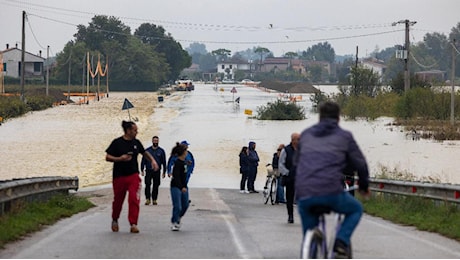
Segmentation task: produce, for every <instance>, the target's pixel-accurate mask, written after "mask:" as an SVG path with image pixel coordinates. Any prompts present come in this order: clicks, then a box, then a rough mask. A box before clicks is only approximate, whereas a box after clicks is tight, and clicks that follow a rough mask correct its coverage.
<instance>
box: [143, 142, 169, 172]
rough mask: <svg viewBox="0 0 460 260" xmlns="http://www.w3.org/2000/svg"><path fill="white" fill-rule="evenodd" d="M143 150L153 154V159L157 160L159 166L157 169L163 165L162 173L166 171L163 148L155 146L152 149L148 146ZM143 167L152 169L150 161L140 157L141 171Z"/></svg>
mask: <svg viewBox="0 0 460 260" xmlns="http://www.w3.org/2000/svg"><path fill="white" fill-rule="evenodd" d="M145 151H146V152H149V153H150V154H151V155H152V156H153V159H155V161H156V162H157V164H158V167H159V168H158V171H160V170H161V168H162V167H163V173H165V172H166V153H165V150H163V148H161V147H157V148H156V149H153V147H152V146H150V147H149V148H147V149H146V150H145ZM144 168H145V169H147V170H153V169H152V163H150V161H149V160H147V159H146V158H144V157H142V161H141V171H143V170H144Z"/></svg>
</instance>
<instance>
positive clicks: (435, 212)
mask: <svg viewBox="0 0 460 260" xmlns="http://www.w3.org/2000/svg"><path fill="white" fill-rule="evenodd" d="M358 198H359V196H358ZM359 199H360V201H361V202H362V203H363V206H364V211H365V212H366V213H367V214H369V215H373V216H377V217H381V218H383V219H386V220H389V221H391V222H393V223H398V224H402V225H410V226H414V227H416V228H417V229H418V230H423V231H429V232H434V233H438V234H440V235H443V236H445V237H448V238H452V239H455V240H457V241H460V210H459V209H458V205H457V204H454V203H448V202H442V201H433V200H430V199H425V198H420V197H410V196H407V197H406V196H398V195H390V194H382V193H374V194H373V196H372V197H371V198H370V199H368V200H363V199H361V198H359Z"/></svg>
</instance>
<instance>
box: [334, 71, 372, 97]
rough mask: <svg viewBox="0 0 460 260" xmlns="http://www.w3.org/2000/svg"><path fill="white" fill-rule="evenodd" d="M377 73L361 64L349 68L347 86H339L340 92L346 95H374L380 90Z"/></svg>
mask: <svg viewBox="0 0 460 260" xmlns="http://www.w3.org/2000/svg"><path fill="white" fill-rule="evenodd" d="M379 78H380V77H379V74H378V73H377V72H374V70H372V69H368V68H365V67H363V66H361V65H359V66H357V67H356V66H355V67H352V68H351V72H350V75H349V78H348V84H349V87H346V88H344V87H343V86H340V88H341V92H342V93H343V94H345V95H348V96H355V97H356V96H359V95H365V96H368V97H375V96H376V95H377V93H378V91H379V90H380V82H379Z"/></svg>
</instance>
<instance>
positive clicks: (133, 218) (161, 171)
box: [106, 121, 195, 233]
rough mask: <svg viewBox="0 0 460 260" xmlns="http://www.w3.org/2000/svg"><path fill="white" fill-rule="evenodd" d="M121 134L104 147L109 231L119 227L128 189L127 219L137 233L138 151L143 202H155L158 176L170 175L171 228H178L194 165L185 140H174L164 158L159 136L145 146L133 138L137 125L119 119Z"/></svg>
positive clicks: (186, 206) (158, 184)
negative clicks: (109, 179)
mask: <svg viewBox="0 0 460 260" xmlns="http://www.w3.org/2000/svg"><path fill="white" fill-rule="evenodd" d="M122 128H123V131H124V134H123V135H122V136H121V137H118V138H116V139H114V140H113V141H112V143H111V144H110V145H109V147H108V148H107V149H106V161H109V162H113V171H112V177H113V181H112V184H113V193H114V199H113V203H112V226H111V228H112V231H113V232H118V231H119V224H118V219H119V217H120V213H121V210H122V206H123V201H124V199H125V197H126V193H128V221H129V223H130V225H131V227H130V232H131V233H139V228H138V227H137V222H138V218H139V211H140V194H141V188H142V179H141V177H140V176H139V163H138V155H139V154H141V155H142V156H143V157H142V160H141V168H140V169H141V171H140V172H141V175H142V176H145V177H144V181H145V192H144V193H145V198H146V201H145V205H150V203H152V205H157V204H158V202H157V199H158V188H159V186H160V183H161V178H165V177H166V173H167V175H168V177H170V178H171V184H170V193H171V201H172V205H173V208H172V217H171V230H173V231H178V230H179V229H180V224H181V222H180V220H181V218H182V217H183V216H184V215H185V213H186V212H187V209H188V206H189V202H190V200H189V193H188V186H187V185H188V182H189V180H190V176H191V174H192V173H193V169H194V167H195V160H194V158H193V154H192V153H191V152H190V151H188V146H189V145H190V144H189V143H188V142H187V141H186V140H184V141H182V142H180V143H179V142H178V143H176V145H175V146H174V147H173V149H172V151H171V154H170V156H169V158H168V160H166V153H165V151H164V149H163V148H161V147H160V146H159V137H158V136H153V137H152V145H151V146H149V147H148V148H147V149H145V148H144V146H143V145H142V143H141V142H140V141H139V140H138V139H137V138H136V136H137V125H136V124H135V123H134V122H132V121H123V122H122Z"/></svg>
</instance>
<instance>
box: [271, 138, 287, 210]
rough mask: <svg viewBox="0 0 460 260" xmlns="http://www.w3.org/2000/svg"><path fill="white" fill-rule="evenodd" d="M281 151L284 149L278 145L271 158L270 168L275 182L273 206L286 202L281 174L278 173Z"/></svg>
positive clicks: (281, 145)
mask: <svg viewBox="0 0 460 260" xmlns="http://www.w3.org/2000/svg"><path fill="white" fill-rule="evenodd" d="M283 149H284V144H280V145H279V146H278V149H276V153H274V154H273V158H272V168H273V171H274V174H275V176H276V180H277V182H276V200H275V204H279V203H286V200H285V199H284V186H283V183H281V174H280V171H279V159H280V155H281V151H282V150H283Z"/></svg>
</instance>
